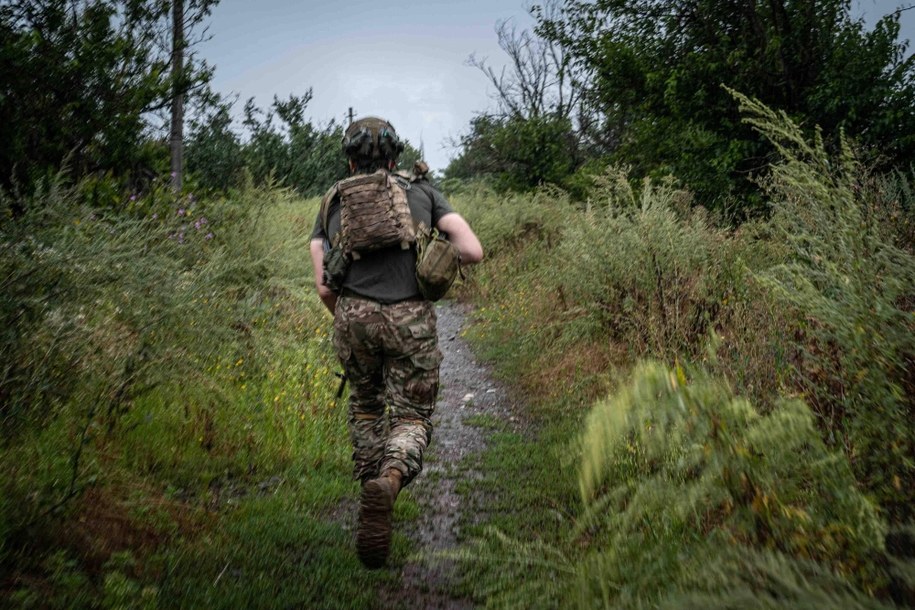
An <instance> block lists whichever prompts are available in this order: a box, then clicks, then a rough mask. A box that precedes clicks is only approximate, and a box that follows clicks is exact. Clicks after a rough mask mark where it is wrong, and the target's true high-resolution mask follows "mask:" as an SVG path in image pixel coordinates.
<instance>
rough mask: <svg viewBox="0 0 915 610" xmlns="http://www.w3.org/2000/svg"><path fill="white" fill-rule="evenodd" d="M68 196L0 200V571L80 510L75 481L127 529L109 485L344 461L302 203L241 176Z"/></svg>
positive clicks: (187, 481)
mask: <svg viewBox="0 0 915 610" xmlns="http://www.w3.org/2000/svg"><path fill="white" fill-rule="evenodd" d="M82 192H83V190H82V188H81V186H79V185H78V186H76V187H74V188H72V189H66V188H62V187H59V186H57V185H52V187H51V188H49V189H48V190H46V191H44V192H40V193H38V194H37V195H35V197H34V199H32V200H30V201H29V202H27V205H22V206H18V209H21V210H24V212H22V213H21V214H20V215H18V216H15V215H13V214H12V213H11V212H10V211H11V209H12V208H13V205H14V202H13V201H11V200H10V198H8V197H5V198H3V199H2V202H0V203H2V206H3V208H2V210H0V214H2V218H3V222H2V225H0V278H3V279H2V280H0V281H2V285H3V299H2V301H0V322H2V328H3V331H2V334H0V361H2V362H3V368H2V369H0V404H2V405H3V407H2V411H0V416H2V419H0V431H2V437H0V438H2V440H0V497H2V498H3V501H2V502H0V559H3V560H4V561H3V563H2V565H0V567H3V566H6V565H7V563H6V560H7V559H8V558H10V557H16V556H17V554H18V553H22V549H23V548H30V547H32V548H35V547H37V548H48V549H51V548H54V546H55V545H59V544H61V540H67V539H72V537H73V536H72V534H70V533H68V532H66V531H61V530H59V529H58V528H57V526H56V525H55V524H59V523H61V522H63V523H67V522H68V519H70V518H73V513H79V511H89V512H90V513H91V512H92V509H93V507H92V505H91V502H88V503H86V502H83V501H82V498H83V497H84V494H85V492H86V491H87V490H90V489H91V490H93V497H97V496H101V497H102V498H106V502H108V503H110V504H111V506H110V507H108V505H106V508H105V509H103V510H110V511H111V513H113V514H115V515H116V516H115V517H108V516H107V515H106V516H105V518H106V519H108V518H113V519H115V520H116V521H118V522H120V520H123V521H124V522H126V523H128V524H131V525H132V524H133V523H134V522H135V519H134V517H132V516H130V514H129V513H130V510H132V509H130V510H128V508H125V507H134V506H137V505H138V504H142V502H143V501H142V500H141V501H139V502H138V501H133V500H130V501H128V500H127V499H126V498H124V497H122V496H123V495H125V494H127V495H129V494H130V493H137V492H139V493H140V495H141V496H143V495H144V494H152V495H156V494H157V493H161V491H160V490H159V488H158V485H159V484H160V483H161V486H162V488H166V487H169V488H171V489H179V490H182V491H181V493H183V494H189V495H191V496H192V495H194V494H196V489H198V488H200V487H203V488H204V489H206V487H207V485H212V481H213V480H214V479H215V478H217V477H222V478H223V479H226V478H235V477H241V476H245V475H251V474H252V473H254V472H255V471H257V469H263V470H264V471H266V472H271V471H273V472H276V470H277V469H281V468H283V467H285V466H286V465H288V464H290V463H293V462H296V461H299V460H301V461H306V460H307V461H308V462H309V464H312V463H321V462H325V463H332V464H334V465H335V466H338V467H339V468H340V470H341V472H346V470H347V468H346V452H345V451H341V450H338V449H339V448H338V447H336V446H335V445H334V444H333V443H331V442H330V438H331V436H332V435H333V434H337V433H340V434H342V420H340V419H339V418H338V417H336V415H334V414H332V413H330V411H329V409H328V408H327V406H329V405H330V403H331V396H332V394H333V390H332V389H331V385H333V384H332V382H331V380H332V379H333V374H332V372H331V370H330V367H332V366H333V364H332V363H333V356H332V353H331V351H330V347H329V341H328V339H327V333H326V330H325V329H324V320H323V317H324V316H325V312H324V311H323V309H322V308H321V306H320V304H319V303H318V301H317V298H316V297H315V295H314V294H313V291H311V290H308V291H307V292H306V286H308V287H309V288H310V280H309V274H310V268H311V267H310V260H309V254H308V247H307V240H308V232H309V230H310V228H311V222H312V219H313V217H314V216H313V214H314V212H315V209H316V205H317V202H315V201H312V202H311V203H310V204H308V205H304V206H303V205H302V202H301V201H300V200H296V199H294V198H293V197H292V195H291V194H290V193H289V192H287V191H276V190H270V189H267V190H258V189H247V190H244V191H242V192H241V193H240V194H238V195H237V196H236V197H233V198H232V199H219V200H208V201H192V200H190V199H188V198H183V199H181V200H179V201H174V200H173V203H171V204H170V205H168V206H166V205H165V204H163V202H162V201H161V200H159V199H153V198H150V199H144V198H142V197H141V198H138V199H137V200H136V201H133V202H131V203H130V206H129V207H130V209H129V210H126V211H121V212H120V213H116V212H114V211H110V210H109V211H101V210H99V209H97V208H93V207H89V206H87V205H84V200H83V199H82V198H81V195H80V194H81V193H82ZM306 294H307V295H308V296H309V297H311V298H306V297H305V295H306ZM334 387H335V386H334ZM148 476H153V477H154V479H153V480H157V479H156V477H160V478H161V479H163V481H161V482H160V483H156V484H153V485H151V487H152V488H153V489H154V490H156V491H150V489H149V488H150V486H149V485H147V484H146V483H141V482H139V481H143V480H144V479H145V477H148ZM125 481H126V482H125ZM125 490H126V491H125ZM140 490H142V491H140ZM156 502H162V503H166V504H168V502H165V501H163V500H162V499H161V498H159V497H157V498H156V499H155V501H153V502H152V504H153V505H155V504H156ZM169 505H171V504H169ZM125 512H126V513H127V514H125ZM60 519H63V521H61V520H60ZM90 521H91V516H90ZM169 522H170V520H169ZM150 527H152V528H153V530H155V531H158V530H156V528H158V527H159V525H154V526H150ZM64 529H65V528H64ZM165 529H166V531H168V528H167V527H166V528H165ZM117 532H118V529H117V528H114V530H113V531H112V532H111V533H110V535H112V536H115V537H116V536H117V535H118V533H117ZM36 535H38V536H40V537H39V538H38V539H37V540H40V542H36V539H35V538H33V536H36ZM99 535H100V536H104V535H108V533H107V532H106V533H103V534H99ZM158 535H159V534H155V535H154V534H150V536H151V537H155V536H158ZM169 535H170V534H169ZM55 536H57V537H58V538H55ZM42 545H44V547H43V546H42ZM100 545H101V546H104V545H103V544H101V543H100ZM109 551H110V549H109ZM87 552H88V551H87ZM93 552H94V551H93ZM18 556H19V558H20V559H22V556H23V555H18ZM25 556H26V557H28V562H23V563H22V564H21V565H20V567H21V568H22V569H26V568H27V566H28V565H31V564H32V563H35V564H37V563H39V558H38V557H33V556H32V555H31V554H30V553H25ZM81 559H82V557H81ZM104 559H105V557H104V556H103V557H102V558H101V560H104ZM90 563H91V560H90ZM115 584H116V583H115Z"/></svg>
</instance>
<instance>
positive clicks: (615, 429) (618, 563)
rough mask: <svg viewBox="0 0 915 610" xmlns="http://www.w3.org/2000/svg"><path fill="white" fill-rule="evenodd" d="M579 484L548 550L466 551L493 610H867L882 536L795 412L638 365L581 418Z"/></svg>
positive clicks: (505, 542)
mask: <svg viewBox="0 0 915 610" xmlns="http://www.w3.org/2000/svg"><path fill="white" fill-rule="evenodd" d="M579 481H580V487H581V498H582V503H583V508H582V514H581V516H580V517H579V518H578V519H577V520H576V521H575V523H574V524H571V525H572V527H570V529H569V535H568V538H567V541H566V542H565V543H564V544H563V546H562V547H560V548H557V547H552V546H549V545H545V544H540V543H536V542H533V543H527V544H523V543H519V542H516V541H513V540H511V538H509V537H506V536H504V535H501V534H498V533H493V535H492V537H491V540H490V541H489V542H487V543H484V544H483V546H482V547H481V548H480V550H479V551H474V552H473V553H471V554H470V555H472V556H473V557H477V558H479V557H482V558H483V559H484V560H498V561H500V562H501V565H500V568H499V569H498V570H496V571H494V572H493V574H496V575H497V576H496V578H495V581H494V582H491V583H489V586H491V587H492V593H493V596H492V597H491V598H489V601H490V603H491V605H492V606H493V607H530V608H551V607H563V608H565V607H577V608H596V607H604V608H630V607H642V606H644V607H655V606H660V607H670V608H676V607H706V608H709V607H715V608H727V607H756V608H764V607H811V608H812V607H822V606H821V605H819V604H823V603H826V602H827V601H828V602H831V603H830V604H829V605H830V606H831V607H843V608H844V607H860V608H864V607H869V608H876V607H881V606H880V604H879V603H878V602H876V601H874V600H873V599H870V598H869V596H868V595H867V594H866V591H868V590H871V589H872V587H874V586H875V585H877V586H879V584H880V583H881V582H882V581H881V572H880V570H879V567H878V564H877V559H878V558H879V556H880V555H881V553H882V552H883V539H884V535H885V526H884V524H883V522H882V521H881V519H880V518H879V515H878V511H877V508H876V507H875V506H874V505H873V504H872V503H871V502H870V501H869V500H868V499H867V498H866V497H865V496H864V495H863V494H862V493H861V492H860V491H858V489H857V487H856V484H855V480H854V477H853V476H852V473H851V469H850V468H849V465H848V462H847V461H846V460H845V458H844V456H843V455H842V454H841V453H839V452H836V451H833V450H830V449H828V448H827V447H826V446H825V444H824V443H823V442H822V441H821V440H820V437H819V434H818V432H817V430H816V427H815V426H814V416H813V414H812V413H811V412H810V410H809V409H808V408H807V407H806V406H805V405H804V404H803V403H802V402H801V401H799V400H784V401H781V402H779V403H778V404H777V405H776V407H775V408H774V409H773V410H772V411H771V412H770V413H769V414H767V415H762V414H760V413H759V412H758V411H757V410H756V409H755V408H754V407H753V406H752V405H751V404H750V403H749V402H747V401H746V400H744V399H742V398H739V397H735V396H734V395H733V393H732V392H731V390H730V389H729V388H728V387H727V385H726V384H724V383H722V382H721V381H719V380H717V379H714V378H712V377H709V376H708V375H707V374H706V373H704V372H703V371H701V370H699V371H696V373H695V377H694V379H690V380H688V379H687V377H686V374H685V373H684V371H683V370H682V369H675V370H669V369H667V368H666V367H663V366H661V365H658V364H654V363H643V364H640V365H639V366H638V367H637V368H636V370H635V371H634V372H633V374H632V376H631V378H630V379H629V380H627V381H626V382H625V383H624V384H622V385H621V386H620V388H619V389H618V390H617V391H616V392H613V393H611V395H609V396H608V397H607V398H606V399H604V400H601V401H598V403H597V404H596V405H595V406H594V408H593V410H592V411H591V414H590V416H589V418H588V421H587V425H586V428H585V432H584V436H583V439H582V459H581V471H580V477H579ZM497 558H498V559H497ZM513 574H514V575H516V576H517V577H518V578H517V579H514V578H513V577H512V575H513ZM522 574H523V576H522ZM746 604H749V606H747V605H746Z"/></svg>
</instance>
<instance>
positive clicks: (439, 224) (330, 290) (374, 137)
mask: <svg viewBox="0 0 915 610" xmlns="http://www.w3.org/2000/svg"><path fill="white" fill-rule="evenodd" d="M343 149H344V152H345V154H346V156H347V158H348V159H349V168H350V173H351V177H350V178H348V179H346V180H342V181H340V182H338V183H337V184H335V185H334V186H333V187H332V188H331V190H330V191H329V192H328V194H327V195H325V198H324V201H323V202H322V206H321V207H322V210H321V211H320V212H319V213H318V218H317V219H316V221H315V226H314V230H313V232H312V239H311V246H310V248H311V256H312V262H313V265H314V271H315V278H316V285H317V289H318V295H319V296H320V298H321V300H322V301H323V303H324V305H325V306H326V307H327V308H328V309H329V310H330V311H331V312H332V313H333V314H334V349H335V351H336V353H337V357H338V358H339V359H340V361H341V363H342V364H343V367H344V370H345V372H346V377H347V379H348V380H349V383H350V398H349V430H350V436H351V440H352V444H353V461H354V466H355V468H354V470H355V476H356V477H357V478H358V479H359V480H360V481H361V482H362V491H361V495H360V502H359V524H358V528H357V531H356V550H357V553H358V555H359V558H360V560H361V561H362V563H363V564H364V565H365V566H366V567H369V568H377V567H380V566H382V565H384V563H385V561H386V559H387V556H388V552H389V549H390V541H391V515H392V512H393V507H394V501H395V500H396V498H397V494H398V493H399V492H400V490H401V489H402V488H403V487H404V486H406V485H407V484H409V483H410V481H412V480H413V478H414V477H416V475H417V474H418V473H419V472H420V470H421V469H422V460H423V452H424V450H425V449H426V446H427V445H428V443H429V440H430V438H431V434H432V424H431V420H430V418H431V416H432V412H433V409H434V407H435V400H436V395H437V393H438V381H439V364H440V363H441V359H442V356H441V352H440V351H439V349H438V340H437V336H436V318H435V307H434V304H433V303H432V302H430V301H428V300H426V299H424V298H423V297H422V295H421V292H420V289H419V285H418V283H417V280H416V276H415V269H416V256H417V255H416V248H415V247H411V244H412V243H413V242H414V241H415V235H416V234H415V228H416V227H417V226H422V225H424V226H426V227H435V228H437V229H438V230H439V231H440V232H442V233H444V234H446V235H447V237H448V240H449V241H450V242H451V244H452V245H454V246H455V248H456V249H457V252H458V253H459V254H460V261H461V263H462V264H465V265H466V264H473V263H477V262H479V261H480V260H481V259H482V257H483V249H482V247H481V245H480V242H479V240H478V239H477V237H476V235H475V234H474V233H473V231H472V230H471V228H470V226H469V225H468V224H467V222H466V221H465V220H464V219H463V218H462V217H461V216H460V215H459V214H457V213H456V212H455V211H454V210H453V209H452V208H451V206H450V205H449V204H448V202H447V201H446V200H445V198H444V197H443V196H442V195H441V193H439V192H438V191H437V190H436V189H435V188H434V187H432V186H431V185H430V184H429V183H428V181H426V180H424V179H423V176H422V175H421V176H419V177H418V178H416V179H414V180H411V181H408V180H406V179H404V178H402V177H398V176H395V175H393V174H392V173H391V172H392V171H393V170H394V168H395V167H396V160H397V156H398V155H399V154H400V152H402V151H403V144H402V143H401V142H400V140H399V139H398V138H397V134H396V133H395V131H394V128H393V127H392V126H391V124H390V123H388V122H387V121H385V120H383V119H378V118H374V117H368V118H364V119H360V120H357V121H355V122H354V123H352V124H351V125H350V126H349V128H348V129H347V130H346V134H345V136H344V138H343ZM422 169H425V168H422ZM404 195H405V197H404ZM379 206H381V207H383V208H384V210H386V211H385V212H384V213H378V214H376V212H375V210H377V209H380V208H379ZM384 206H387V207H384ZM366 219H368V220H366ZM391 219H394V220H391ZM384 225H389V226H387V228H385V227H384ZM379 227H380V228H379ZM392 232H395V233H396V236H394V237H391V236H390V235H388V233H392ZM330 243H334V244H335V245H334V248H333V249H331V250H330V251H329V252H328V247H327V246H328V244H330ZM341 252H342V254H341ZM341 256H342V259H341ZM341 260H343V263H342V264H340V261H341ZM332 261H337V262H336V263H334V262H332Z"/></svg>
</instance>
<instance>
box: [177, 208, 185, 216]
mask: <svg viewBox="0 0 915 610" xmlns="http://www.w3.org/2000/svg"><path fill="white" fill-rule="evenodd" d="M178 216H184V208H178Z"/></svg>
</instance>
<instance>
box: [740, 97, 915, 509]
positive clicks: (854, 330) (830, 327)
mask: <svg viewBox="0 0 915 610" xmlns="http://www.w3.org/2000/svg"><path fill="white" fill-rule="evenodd" d="M735 96H736V97H737V99H738V101H739V102H740V104H741V108H742V110H743V111H744V113H745V114H746V115H747V117H748V118H747V121H748V122H749V123H750V124H751V125H753V126H754V127H755V128H756V129H757V130H759V131H760V132H761V133H762V134H763V135H764V136H766V137H767V138H768V139H769V140H770V141H772V143H773V144H774V145H775V146H776V147H777V148H778V150H779V153H780V156H781V161H780V162H779V163H778V164H777V165H775V166H774V167H773V169H772V176H771V179H770V181H769V182H768V183H767V190H768V193H769V197H770V199H771V201H772V205H773V208H774V214H773V218H772V224H773V226H774V227H775V228H776V230H777V231H779V232H780V236H781V238H782V239H784V240H785V242H786V243H787V244H788V246H789V249H790V253H791V256H790V259H789V260H788V261H787V262H785V263H783V264H780V265H777V266H775V267H773V268H771V269H769V270H767V271H765V272H761V273H759V274H758V277H759V279H760V281H762V282H763V283H764V284H765V285H766V286H767V287H768V288H769V289H771V291H772V294H773V295H774V296H776V297H777V298H778V299H779V300H780V301H781V302H782V303H783V304H784V305H785V306H787V307H789V308H791V309H792V310H793V311H795V312H797V315H798V317H799V318H800V320H801V321H800V323H799V325H798V326H797V327H796V333H797V335H798V339H799V341H798V343H799V344H798V349H799V350H800V357H799V360H798V363H797V366H796V369H797V370H796V382H797V383H798V385H799V387H800V389H801V391H802V392H803V395H804V397H805V398H806V400H807V401H808V402H809V403H810V404H811V407H812V408H813V409H814V412H815V413H817V415H818V416H819V418H820V423H821V426H822V428H823V429H824V432H825V434H826V438H828V439H829V441H830V442H831V443H832V444H834V445H836V446H841V447H843V448H844V449H845V451H846V453H847V454H848V456H849V457H850V458H851V460H852V464H853V465H854V467H855V471H856V473H857V474H858V476H859V478H860V480H861V482H862V483H863V484H864V485H865V486H866V487H867V488H868V489H871V490H873V492H874V493H875V494H876V497H877V498H878V499H879V502H880V504H881V506H882V508H883V509H884V510H886V511H888V513H889V514H890V515H892V516H893V518H894V519H900V520H905V519H909V518H911V517H912V516H913V515H915V513H913V507H915V460H913V458H912V456H913V455H915V429H913V427H912V421H913V420H915V400H913V397H912V394H911V392H909V391H907V389H908V387H909V384H910V383H911V366H912V362H913V360H915V323H913V319H912V316H911V313H910V312H909V311H907V309H909V308H910V306H911V303H912V299H913V297H915V290H913V286H915V256H913V255H912V254H911V253H910V252H906V251H905V250H903V249H900V248H899V247H897V246H896V245H894V241H895V239H894V235H893V232H891V231H888V230H887V228H886V227H887V225H886V224H885V223H882V222H881V215H880V214H878V213H876V212H877V211H878V210H880V208H879V207H877V206H876V205H875V201H876V200H878V199H879V191H877V190H876V189H874V188H873V187H872V186H871V185H869V183H868V180H867V179H866V172H865V171H864V170H863V168H862V167H861V166H860V164H859V163H858V162H857V160H856V159H855V157H854V154H853V152H852V150H851V148H850V146H849V145H848V144H847V142H846V141H845V139H844V138H843V139H842V142H841V151H840V155H839V157H838V158H837V159H833V158H832V157H831V156H830V155H829V154H828V153H827V151H826V149H825V147H824V145H823V142H822V139H821V138H820V137H819V135H817V136H816V137H815V138H814V140H813V141H812V142H811V141H808V140H807V139H806V138H805V137H804V135H803V134H802V132H801V130H800V129H799V128H798V126H797V125H795V124H794V123H793V122H792V121H790V119H788V118H787V117H786V116H785V115H784V114H780V113H776V112H774V111H772V110H769V109H768V108H766V107H765V106H763V105H761V104H759V103H758V102H755V101H753V100H750V99H748V98H746V97H743V96H740V95H739V94H735ZM894 230H895V229H894ZM903 230H905V229H904V228H903Z"/></svg>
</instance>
